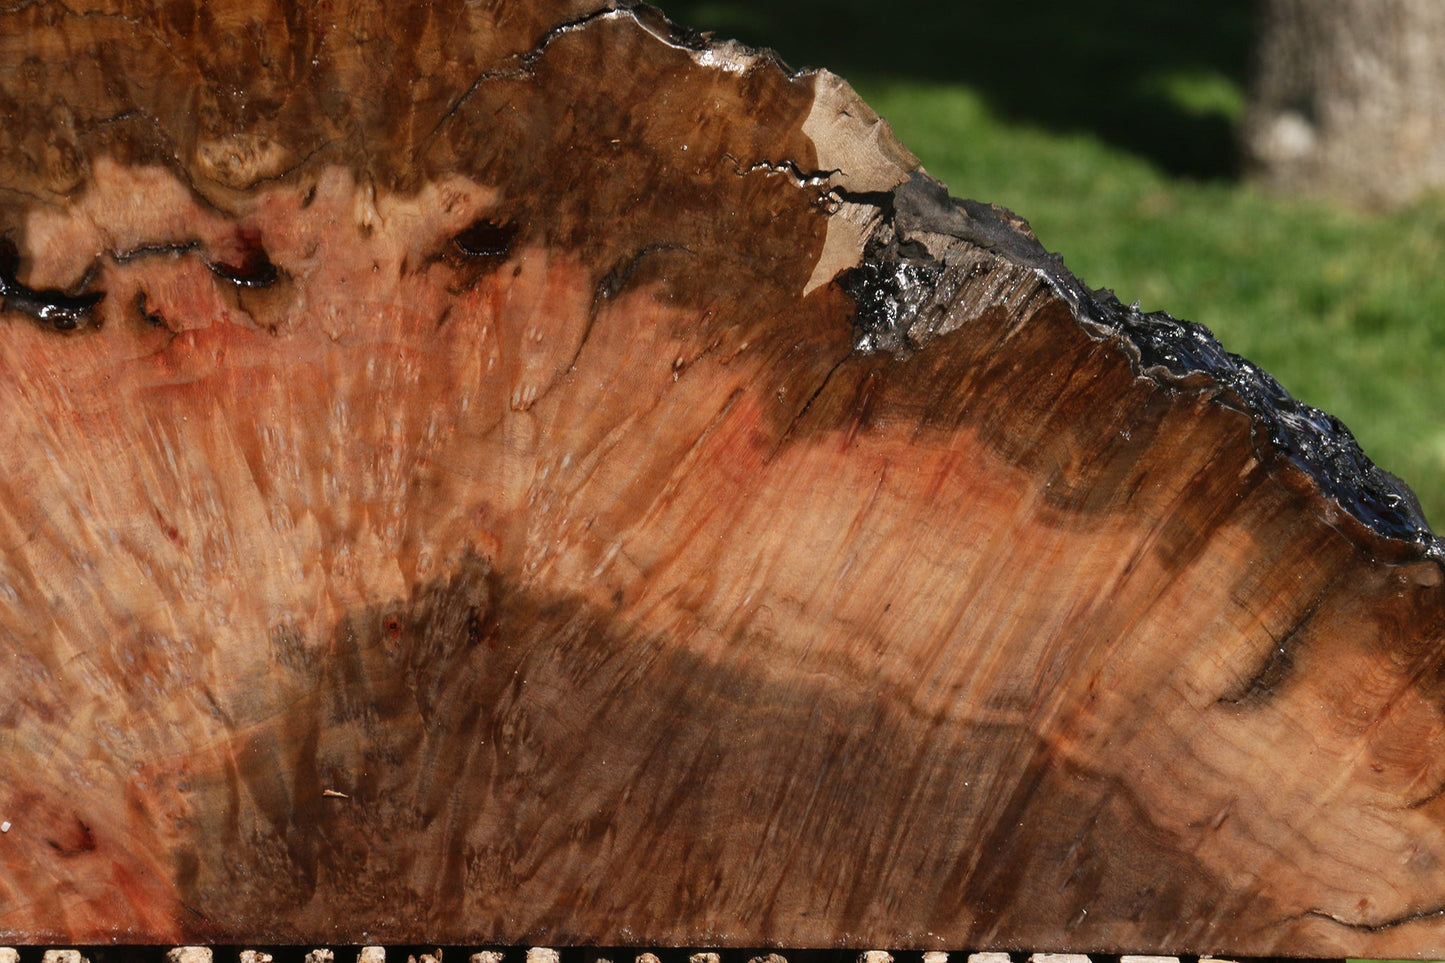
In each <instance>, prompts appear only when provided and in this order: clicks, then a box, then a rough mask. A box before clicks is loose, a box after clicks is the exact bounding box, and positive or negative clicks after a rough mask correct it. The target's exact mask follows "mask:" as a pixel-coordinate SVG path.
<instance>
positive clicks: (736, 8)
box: [655, 0, 1256, 179]
mask: <svg viewBox="0 0 1445 963" xmlns="http://www.w3.org/2000/svg"><path fill="white" fill-rule="evenodd" d="M655 2H656V0H655ZM661 2H662V3H663V4H664V6H665V8H666V9H667V12H668V14H669V15H670V16H671V17H672V18H673V19H675V20H677V21H679V22H681V23H684V24H687V25H688V26H691V27H694V28H697V29H701V30H714V31H716V32H717V33H718V34H719V35H720V36H727V37H733V38H735V39H738V40H741V41H743V42H745V43H749V44H753V45H756V46H765V47H772V48H774V49H775V50H777V51H778V52H779V53H780V54H781V55H782V57H783V59H784V60H786V61H787V62H788V63H789V64H790V65H791V66H793V67H827V68H828V69H830V70H832V71H833V72H834V73H838V74H842V75H843V76H845V77H854V78H859V79H866V80H887V79H896V78H913V79H919V80H928V81H936V82H944V83H962V84H966V85H967V86H969V87H971V88H973V89H974V90H976V91H978V92H979V93H980V94H981V95H982V96H984V97H985V98H986V99H987V101H988V102H989V104H990V105H991V107H992V108H993V110H994V111H995V112H996V113H998V114H999V115H1000V116H1002V117H1004V118H1006V119H1009V120H1017V121H1023V122H1029V123H1035V124H1038V125H1041V126H1044V127H1046V128H1049V129H1052V130H1056V131H1061V132H1085V133H1090V134H1093V135H1094V136H1096V137H1098V138H1100V139H1101V140H1103V141H1105V142H1107V143H1110V144H1113V145H1114V146H1117V147H1120V148H1123V149H1125V150H1128V151H1130V152H1132V153H1134V154H1137V155H1139V156H1141V157H1144V158H1146V159H1148V160H1151V161H1152V162H1154V163H1155V164H1157V165H1158V166H1159V167H1160V168H1162V169H1163V170H1165V171H1166V172H1168V173H1170V174H1173V175H1176V176H1183V177H1191V178H1197V179H1218V178H1229V177H1233V176H1234V175H1235V172H1236V163H1235V149H1234V137H1233V133H1232V130H1231V124H1232V116H1234V115H1236V114H1237V113H1238V109H1239V97H1240V91H1242V90H1243V89H1244V87H1245V84H1246V81H1247V75H1248V72H1249V59H1250V48H1251V35H1252V30H1253V26H1254V19H1255V13H1254V11H1255V2H1256V0H1170V2H1167V3H1161V2H1159V0H1017V2H1008V0H990V2H986V3H985V2H976V0H960V2H953V3H949V2H947V0H928V2H914V3H907V2H904V3H887V4H885V3H883V2H881V0H679V2H676V3H669V2H668V0H661Z"/></svg>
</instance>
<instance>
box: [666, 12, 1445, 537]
mask: <svg viewBox="0 0 1445 963" xmlns="http://www.w3.org/2000/svg"><path fill="white" fill-rule="evenodd" d="M663 3H664V6H665V7H666V9H667V12H668V14H669V15H670V16H671V17H672V18H673V19H674V20H677V21H679V22H681V23H684V24H686V25H688V26H690V27H694V28H696V29H699V30H713V31H716V32H717V33H718V34H719V36H723V37H732V38H735V39H738V40H742V41H744V42H746V43H750V44H753V45H757V46H766V47H772V48H773V49H775V50H777V51H778V52H779V53H780V54H781V55H782V57H783V59H784V60H785V61H787V63H788V64H789V65H790V66H792V67H793V68H795V69H796V68H802V67H827V68H828V69H830V70H832V71H833V72H835V73H838V74H841V75H842V76H843V77H845V78H847V79H848V80H849V81H850V82H851V83H852V84H853V86H854V87H855V88H857V90H858V91H859V93H860V94H862V95H863V97H864V99H865V100H867V101H868V103H869V104H871V105H872V106H873V107H874V109H876V110H877V111H878V112H879V113H881V114H882V115H883V116H884V117H886V118H887V119H888V120H889V121H890V123H891V124H892V125H893V129H894V131H895V133H896V134H897V135H898V137H899V139H900V140H901V141H902V142H903V143H904V144H906V145H907V146H908V147H909V148H910V149H911V150H912V151H913V152H914V153H915V154H917V155H918V156H919V157H920V158H921V159H922V161H923V164H924V166H925V167H926V168H927V169H928V170H929V172H930V173H932V174H933V175H934V176H935V177H938V178H939V179H941V180H943V181H944V182H945V183H947V184H948V185H949V188H950V189H951V191H952V192H953V193H954V195H955V196H963V197H971V198H976V199H978V200H983V201H992V202H994V203H997V204H1002V205H1003V206H1005V207H1008V208H1011V209H1012V210H1014V211H1015V212H1017V213H1018V214H1020V215H1022V216H1023V217H1025V218H1027V219H1028V220H1029V222H1030V223H1031V224H1032V226H1033V228H1034V231H1035V233H1036V234H1037V235H1038V236H1039V239H1040V240H1041V241H1043V243H1044V245H1045V246H1046V247H1048V248H1049V249H1050V250H1052V251H1058V252H1059V253H1061V254H1062V255H1063V256H1064V260H1065V263H1066V264H1068V266H1069V267H1070V268H1071V269H1072V270H1073V271H1074V273H1075V274H1077V275H1078V276H1079V277H1080V278H1081V279H1083V281H1084V282H1085V283H1087V284H1089V285H1090V286H1093V287H1106V288H1112V289H1113V290H1114V291H1115V292H1116V293H1117V294H1118V295H1119V297H1120V298H1121V299H1122V300H1123V301H1125V302H1126V303H1127V302H1130V301H1135V300H1137V301H1139V302H1141V306H1142V307H1143V308H1144V309H1145V310H1149V311H1152V310H1164V311H1168V312H1169V313H1170V314H1173V315H1174V316H1175V317H1180V318H1188V319H1190V320H1193V321H1198V322H1200V323H1202V324H1204V325H1206V326H1208V327H1209V328H1210V329H1212V330H1213V331H1214V332H1215V334H1216V335H1217V336H1218V337H1219V339H1220V341H1222V342H1223V343H1224V345H1225V347H1226V348H1228V349H1229V350H1231V351H1233V352H1235V353H1236V354H1241V355H1244V356H1245V357H1247V358H1250V359H1251V360H1253V361H1255V362H1257V363H1259V364H1260V365H1262V366H1263V367H1264V368H1265V369H1266V370H1268V371H1269V372H1270V373H1271V374H1273V375H1274V376H1275V377H1276V378H1278V379H1279V380H1280V382H1281V383H1283V384H1284V386H1285V387H1286V388H1287V389H1288V390H1289V391H1290V392H1291V393H1292V394H1294V395H1295V396H1296V397H1299V398H1301V399H1303V400H1304V401H1306V402H1308V403H1309V404H1312V405H1315V406H1316V407H1319V408H1323V409H1324V410H1326V411H1328V412H1330V413H1332V414H1334V415H1336V416H1338V417H1339V418H1340V419H1341V420H1343V421H1344V422H1345V424H1346V425H1348V426H1349V427H1350V429H1351V430H1352V431H1353V432H1354V434H1355V435H1356V437H1357V438H1358V439H1359V441H1360V444H1361V446H1362V447H1363V448H1364V450H1365V453H1366V454H1367V455H1369V456H1370V457H1371V458H1372V459H1373V460H1374V461H1375V462H1376V463H1377V464H1379V465H1380V466H1381V467H1383V468H1385V469H1387V470H1389V471H1392V472H1394V473H1395V474H1397V475H1400V476H1401V477H1402V478H1404V479H1405V480H1406V481H1407V482H1408V483H1409V484H1410V485H1411V487H1412V488H1414V489H1415V491H1416V493H1417V494H1418V495H1419V496H1420V500H1421V502H1422V503H1423V505H1424V507H1425V512H1426V514H1427V516H1428V517H1429V518H1430V519H1431V521H1432V522H1433V523H1435V524H1436V525H1437V528H1438V526H1439V525H1440V524H1441V523H1445V396H1442V392H1441V387H1440V386H1441V380H1440V377H1439V375H1440V372H1441V369H1442V368H1445V195H1442V196H1436V197H1433V198H1429V199H1427V200H1425V201H1423V202H1420V203H1418V204H1416V205H1413V206H1411V207H1410V208H1408V209H1404V210H1399V211H1394V212H1388V213H1384V212H1371V211H1363V210H1352V209H1349V208H1346V207H1343V206H1341V205H1338V204H1334V203H1331V202H1328V201H1324V200H1299V199H1284V198H1279V197H1274V196H1271V195H1268V194H1265V193H1263V192H1261V191H1259V190H1258V189H1256V188H1254V187H1252V186H1250V185H1248V184H1246V183H1243V182H1241V180H1240V178H1239V172H1238V165H1237V162H1236V159H1235V143H1234V138H1233V128H1234V125H1235V123H1236V121H1237V120H1238V119H1239V118H1240V116H1241V115H1242V113H1243V111H1244V105H1245V99H1246V92H1247V85H1248V78H1249V69H1250V57H1251V50H1252V45H1253V29H1254V3H1253V0H1174V2H1171V3H1167V4H1166V3H1158V2H1157V0H1019V2H1015V3H1010V4H1003V3H996V2H995V3H980V2H972V0H966V2H954V3H948V4H943V3H922V4H913V5H909V4H887V5H884V4H882V3H879V2H877V0H828V2H823V0H701V2H677V3H667V2H666V0H663Z"/></svg>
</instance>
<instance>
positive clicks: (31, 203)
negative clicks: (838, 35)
mask: <svg viewBox="0 0 1445 963" xmlns="http://www.w3.org/2000/svg"><path fill="white" fill-rule="evenodd" d="M0 96H3V97H4V102H3V104H0V108H3V111H4V113H5V116H7V117H8V118H11V119H10V121H9V132H8V133H7V136H6V137H5V138H3V139H0V184H3V185H4V186H3V187H0V193H3V203H0V231H3V233H4V237H5V238H6V239H7V240H8V243H9V245H10V252H11V255H12V256H10V257H8V258H7V259H5V263H0V269H3V271H0V275H3V279H4V286H5V289H4V294H5V302H4V304H5V311H4V313H3V318H0V322H3V324H0V406H3V408H0V410H3V411H4V412H5V414H6V417H5V418H4V419H0V452H3V454H0V458H3V473H0V485H3V491H0V659H3V661H0V666H3V669H0V671H3V673H4V675H3V679H4V683H5V684H4V686H3V687H0V772H4V773H5V779H4V780H3V781H0V820H5V821H7V822H9V823H10V826H11V828H10V830H9V831H8V832H6V833H4V834H3V835H0V937H3V939H4V940H6V941H20V942H61V943H84V942H92V941H96V942H99V941H108V940H121V941H141V942H146V941H192V940H215V941H221V942H238V941H246V942H253V943H272V942H281V943H291V942H313V943H314V942H324V943H334V942H340V943H361V942H369V941H390V942H403V943H405V942H415V941H420V940H427V941H439V942H451V943H463V942H521V941H547V942H549V943H559V944H566V943H579V942H588V943H603V944H608V943H649V944H672V945H699V944H706V945H760V944H781V945H790V946H815V947H831V946H876V945H884V946H889V947H898V948H903V947H924V948H936V947H946V948H983V947H1018V946H1027V947H1029V948H1032V949H1038V950H1046V949H1072V950H1090V951H1125V950H1133V951H1167V952H1213V953H1229V954H1249V955H1268V954H1292V955H1307V954H1325V955H1346V954H1349V955H1366V956H1401V955H1408V956H1414V955H1419V956H1439V955H1441V953H1442V952H1445V916H1442V913H1445V910H1442V907H1445V864H1442V857H1445V810H1442V808H1441V807H1442V805H1445V804H1442V802H1441V801H1440V795H1441V793H1440V787H1441V786H1442V785H1445V754H1442V751H1441V750H1442V748H1445V747H1442V740H1445V719H1442V714H1441V713H1442V688H1441V679H1442V678H1445V673H1442V662H1441V646H1440V641H1441V635H1442V631H1445V602H1442V588H1441V582H1442V577H1441V576H1442V572H1441V564H1440V559H1441V552H1440V546H1439V543H1438V542H1437V541H1436V540H1435V539H1434V536H1433V535H1431V534H1430V532H1429V530H1428V528H1426V527H1424V523H1423V521H1422V520H1420V519H1419V518H1418V513H1417V512H1416V511H1415V510H1414V509H1413V508H1412V507H1411V505H1410V504H1409V498H1408V494H1407V493H1406V492H1405V491H1404V490H1403V489H1402V488H1400V487H1398V486H1397V485H1396V484H1395V483H1394V482H1392V481H1391V480H1390V479H1388V478H1386V477H1384V476H1383V475H1381V474H1380V473H1378V472H1377V471H1375V470H1374V469H1372V468H1370V467H1369V466H1368V465H1367V464H1365V463H1363V462H1360V461H1357V460H1354V459H1355V458H1356V456H1357V454H1358V453H1357V451H1356V450H1354V449H1352V448H1351V447H1350V445H1349V444H1348V443H1347V442H1345V441H1343V440H1341V438H1340V437H1339V436H1338V435H1336V434H1335V433H1333V432H1332V430H1331V429H1330V426H1329V425H1327V424H1324V423H1321V424H1324V426H1323V428H1320V429H1318V430H1316V429H1315V428H1311V427H1310V426H1309V425H1308V424H1306V423H1305V421H1307V420H1308V419H1309V418H1311V417H1314V415H1312V414H1311V413H1310V412H1309V411H1307V410H1304V409H1301V408H1299V407H1298V406H1296V405H1294V404H1293V403H1292V402H1289V401H1288V400H1287V399H1285V398H1283V397H1268V389H1269V383H1268V382H1267V381H1264V380H1262V379H1261V378H1260V377H1259V376H1258V374H1257V372H1255V371H1253V369H1250V368H1248V367H1240V366H1239V365H1237V364H1235V363H1234V362H1232V361H1230V360H1229V359H1228V358H1226V357H1225V356H1223V355H1222V354H1219V353H1217V351H1216V348H1217V346H1213V343H1212V342H1211V341H1209V340H1207V339H1205V338H1203V337H1202V335H1200V334H1199V332H1197V331H1195V330H1194V329H1192V328H1188V327H1181V326H1178V325H1174V323H1173V322H1171V321H1168V320H1167V319H1164V318H1162V317H1155V318H1146V317H1142V316H1139V315H1138V314H1137V312H1132V313H1131V312H1130V311H1129V310H1128V309H1124V308H1123V307H1121V306H1119V305H1117V304H1116V303H1113V302H1111V301H1110V300H1109V299H1107V298H1105V297H1103V296H1097V295H1094V294H1092V293H1090V292H1088V291H1086V290H1085V289H1083V288H1082V286H1080V285H1079V284H1078V282H1077V281H1075V280H1074V279H1073V278H1072V277H1071V276H1069V275H1068V274H1067V272H1066V271H1064V270H1063V268H1062V266H1061V265H1059V264H1058V263H1057V262H1056V261H1054V260H1052V259H1050V258H1049V257H1048V256H1047V255H1045V254H1044V253H1043V251H1042V249H1040V248H1039V247H1038V246H1037V244H1036V242H1035V241H1034V240H1033V239H1032V236H1031V235H1030V234H1029V233H1028V231H1027V226H1026V225H1024V224H1023V223H1022V222H1020V221H1018V220H1017V219H1014V218H1012V217H1011V215H1008V214H1007V212H1002V211H999V210H997V209H992V208H987V207H984V206H981V205H973V204H961V203H958V202H953V201H951V200H949V199H947V198H946V196H943V195H942V194H941V189H940V188H939V187H938V186H937V185H936V184H934V183H933V182H932V181H930V180H928V179H927V178H926V176H924V175H922V174H920V173H918V172H917V171H916V163H917V162H916V161H915V160H914V159H913V158H912V157H911V155H909V154H908V153H907V151H906V150H904V149H903V148H902V147H900V146H899V145H898V144H896V143H895V142H894V140H893V139H892V136H891V134H890V133H889V131H888V129H887V127H886V125H884V124H882V123H881V122H880V121H879V120H878V119H877V118H876V117H875V116H874V115H873V114H872V113H871V112H870V111H869V110H868V109H867V107H866V106H865V105H863V104H862V103H861V102H860V101H858V100H857V98H856V97H855V96H854V95H853V94H852V93H851V91H850V90H849V89H848V88H847V87H846V85H844V84H842V83H841V82H840V81H838V80H837V79H836V78H835V77H833V76H831V75H829V74H826V73H809V74H802V75H797V76H794V75H790V74H789V73H787V72H785V71H784V70H783V69H782V68H781V67H780V66H779V65H778V64H777V63H776V62H774V61H773V60H771V59H769V58H768V57H767V56H765V55H760V54H756V53H753V52H749V51H745V50H742V49H740V48H736V47H733V46H730V45H725V44H710V43H706V42H703V41H701V40H699V39H698V38H692V37H687V36H682V35H679V34H677V33H676V32H674V30H673V28H671V27H670V26H669V25H667V24H666V23H665V22H663V21H662V20H661V19H660V17H659V16H658V15H656V14H655V13H653V12H651V11H648V10H645V9H638V10H630V9H614V8H611V7H603V6H597V5H595V4H588V3H580V4H577V3H574V4H568V3H553V2H546V0H534V2H530V3H527V4H499V5H478V4H463V3H460V2H457V3H435V4H425V5H416V6H412V7H408V8H405V9H398V8H397V7H396V6H394V5H388V6H382V5H380V4H368V3H359V2H333V3H331V4H329V5H325V4H323V5H318V6H316V7H315V8H310V9H306V10H303V11H299V12H298V11H297V10H294V9H292V7H291V6H290V5H276V6H275V7H274V8H273V7H269V6H267V5H265V4H260V3H253V4H247V3H226V4H197V5H194V6H187V5H184V4H173V5H168V6H166V7H165V8H164V9H160V8H159V7H152V6H150V5H145V4H134V5H126V6H124V7H123V8H114V9H112V8H103V7H101V6H99V5H97V6H95V7H94V8H93V9H88V10H87V9H82V8H80V7H74V6H71V7H60V6H53V5H43V4H37V5H19V6H17V7H12V8H10V9H8V10H7V11H5V12H4V13H0ZM102 294H103V299H101V300H99V301H96V297H97V296H99V295H102ZM1171 325H1173V327H1171ZM1161 332H1162V333H1161ZM1315 414H1316V415H1317V413H1315ZM1291 419H1293V420H1291ZM1301 419H1305V421H1301ZM1291 446H1294V449H1292V448H1291ZM1311 446H1314V447H1311Z"/></svg>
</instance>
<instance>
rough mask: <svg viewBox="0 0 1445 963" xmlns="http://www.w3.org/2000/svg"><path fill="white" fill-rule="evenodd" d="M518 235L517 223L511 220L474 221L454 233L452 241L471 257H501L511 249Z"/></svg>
mask: <svg viewBox="0 0 1445 963" xmlns="http://www.w3.org/2000/svg"><path fill="white" fill-rule="evenodd" d="M516 236H517V225H516V224H513V223H512V222H510V221H508V222H506V223H503V224H497V223H494V222H492V221H474V222H472V224H471V225H470V226H469V227H466V228H464V229H463V230H461V231H458V232H457V233H456V234H455V235H453V236H452V243H453V244H455V245H456V246H457V250H459V251H461V252H462V253H463V254H466V255H470V256H471V257H501V256H502V255H504V254H506V253H507V251H509V250H511V247H512V239H513V238H515V237H516Z"/></svg>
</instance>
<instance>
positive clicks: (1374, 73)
mask: <svg viewBox="0 0 1445 963" xmlns="http://www.w3.org/2000/svg"><path fill="white" fill-rule="evenodd" d="M1244 144H1245V152H1246V156H1247V159H1248V161H1249V163H1250V166H1251V167H1252V168H1253V170H1254V171H1255V173H1256V174H1257V175H1259V176H1260V177H1261V178H1262V179H1263V180H1264V181H1265V182H1266V183H1268V184H1270V185H1271V186H1274V187H1277V188H1280V189H1282V190H1285V191H1291V192H1316V193H1324V194H1331V195H1336V196H1340V197H1344V198H1347V199H1350V200H1352V201H1357V202H1363V203H1386V204H1398V203H1402V202H1405V201H1409V200H1413V199H1415V198H1417V197H1419V196H1420V195H1421V194H1422V193H1425V192H1427V191H1432V190H1439V189H1441V188H1442V187H1445V7H1442V5H1441V4H1439V3H1436V2H1434V0H1330V2H1328V3H1319V2H1314V0H1267V2H1266V3H1265V4H1264V12H1263V18H1262V21H1261V32H1260V41H1259V49H1258V52H1257V66H1256V78H1255V85H1254V91H1253V95H1252V103H1251V106H1250V109H1249V112H1248V114H1247V117H1246V120H1245V125H1244Z"/></svg>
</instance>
